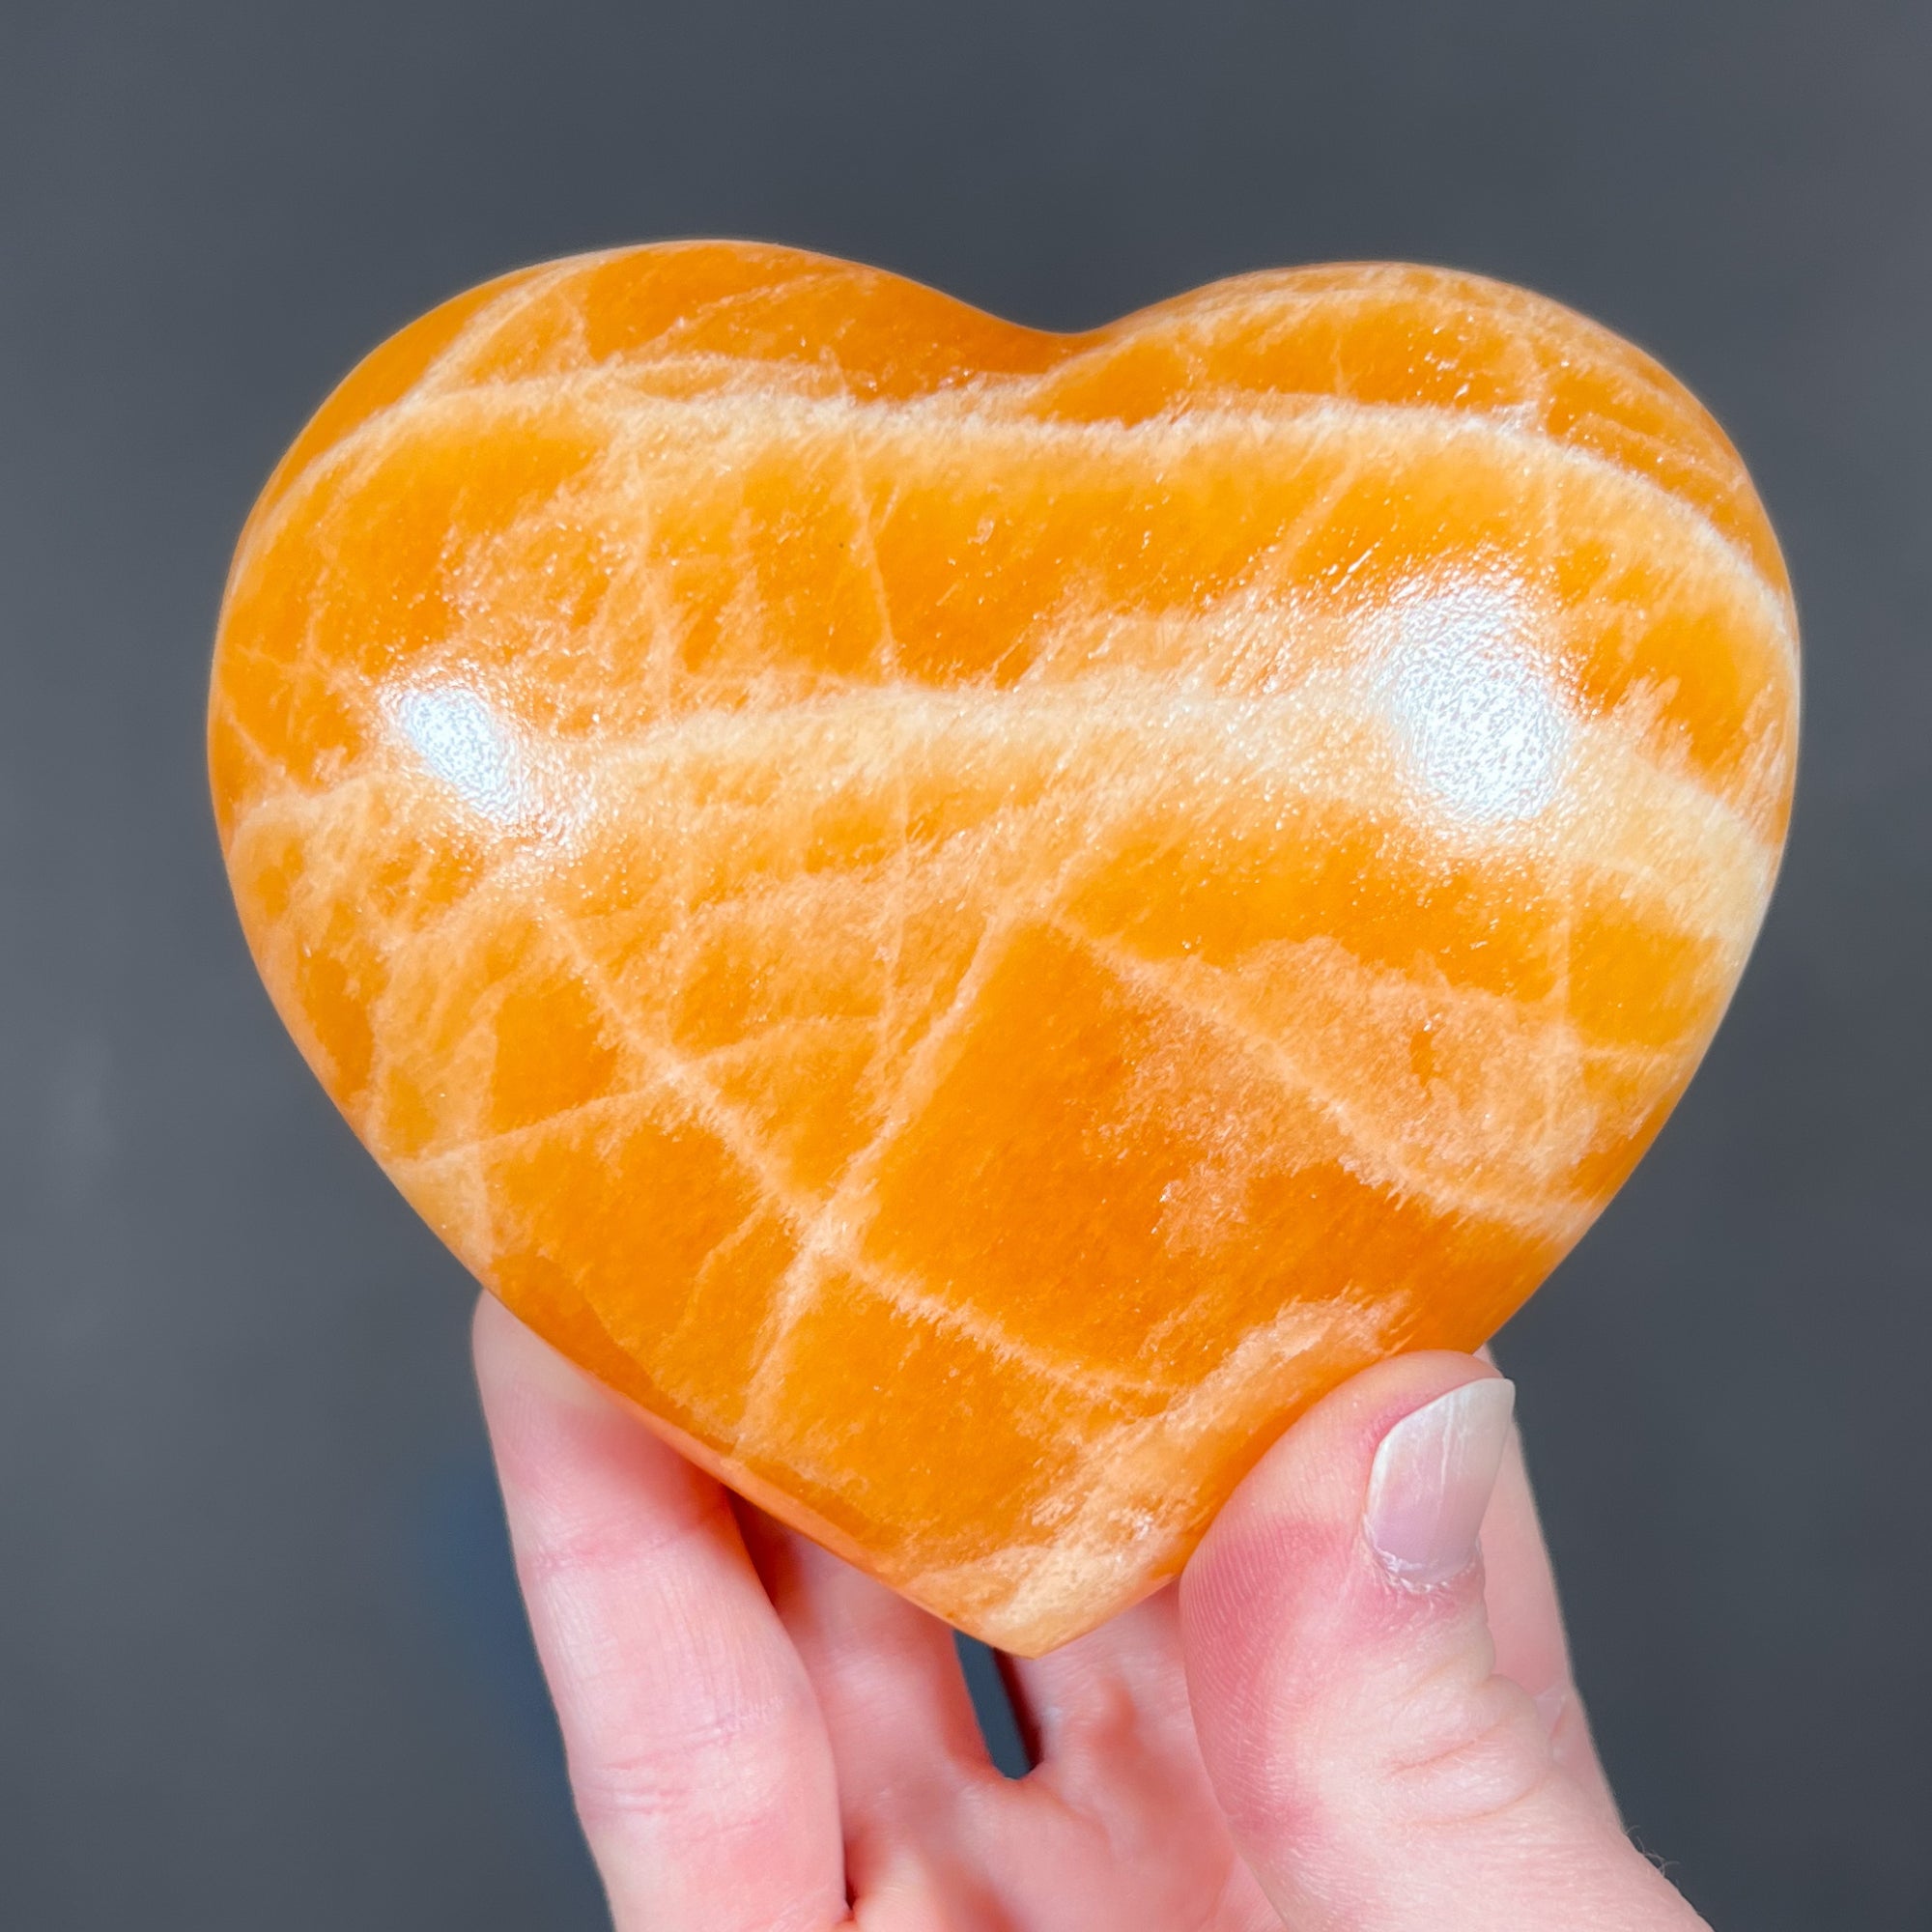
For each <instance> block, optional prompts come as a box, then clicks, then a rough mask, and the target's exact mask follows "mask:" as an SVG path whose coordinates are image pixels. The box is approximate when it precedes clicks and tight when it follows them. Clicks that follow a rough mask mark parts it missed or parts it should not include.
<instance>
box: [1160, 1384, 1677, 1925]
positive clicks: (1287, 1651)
mask: <svg viewBox="0 0 1932 1932" xmlns="http://www.w3.org/2000/svg"><path fill="white" fill-rule="evenodd" d="M1514 1395H1515V1390H1514V1388H1513V1386H1512V1384H1511V1383H1509V1382H1507V1381H1504V1380H1503V1379H1502V1378H1501V1377H1499V1376H1497V1375H1496V1374H1495V1372H1494V1371H1493V1370H1492V1369H1491V1368H1490V1367H1489V1365H1488V1364H1487V1363H1484V1362H1480V1361H1477V1360H1475V1359H1473V1358H1472V1357H1470V1356H1467V1355H1450V1354H1426V1355H1410V1356H1405V1357H1402V1358H1399V1359H1397V1360H1394V1361H1389V1362H1383V1363H1380V1364H1378V1366H1377V1367H1375V1368H1373V1369H1370V1370H1368V1371H1367V1372H1366V1373H1364V1374H1362V1375H1360V1376H1357V1377H1356V1378H1354V1379H1353V1380H1352V1381H1350V1382H1349V1383H1346V1384H1345V1385H1344V1386H1343V1387H1342V1388H1340V1389H1337V1390H1336V1391H1335V1392H1334V1393H1333V1394H1331V1395H1329V1396H1328V1397H1326V1398H1325V1399H1324V1400H1323V1401H1322V1402H1321V1403H1319V1404H1318V1405H1317V1406H1315V1407H1314V1408H1313V1409H1311V1410H1310V1411H1309V1412H1308V1414H1307V1415H1305V1416H1304V1417H1303V1418H1302V1419H1301V1420H1300V1421H1299V1422H1297V1423H1296V1424H1295V1425H1294V1427H1293V1429H1291V1430H1290V1431H1289V1432H1288V1434H1287V1435H1285V1436H1283V1438H1282V1439H1281V1441H1280V1442H1278V1443H1277V1444H1276V1445H1275V1447H1274V1448H1273V1449H1272V1450H1270V1451H1269V1453H1268V1454H1267V1456H1266V1457H1264V1459H1263V1461H1262V1463H1261V1464H1260V1465H1259V1466H1258V1467H1257V1468H1256V1469H1255V1470H1254V1472H1253V1473H1252V1474H1251V1475H1250V1476H1249V1477H1248V1479H1247V1481H1246V1482H1245V1483H1243V1484H1242V1486H1241V1488H1240V1489H1239V1490H1237V1491H1236V1493H1235V1495H1234V1497H1233V1498H1232V1499H1231V1500H1230V1502H1229V1503H1228V1505H1227V1507H1226V1508H1225V1509H1224V1510H1223V1511H1222V1512H1221V1515H1220V1516H1219V1518H1218V1519H1217V1520H1215V1523H1214V1526H1213V1528H1212V1529H1211V1530H1210V1531H1209V1532H1208V1537H1207V1539H1206V1540H1205V1541H1204V1542H1203V1544H1202V1545H1201V1548H1199V1550H1197V1551H1196V1553H1195V1556H1194V1559H1193V1561H1192V1562H1191V1563H1190V1564H1189V1565H1188V1568H1187V1572H1186V1574H1185V1576H1184V1577H1183V1578H1182V1581H1181V1589H1180V1610H1181V1629H1182V1639H1183V1643H1184V1646H1185V1653H1186V1660H1187V1684H1188V1692H1189V1695H1190V1697H1191V1699H1192V1701H1193V1707H1194V1718H1195V1724H1196V1728H1197V1730H1198V1731H1199V1734H1200V1739H1201V1748H1202V1753H1203V1756H1204V1758H1205V1759H1206V1762H1207V1766H1208V1775H1209V1776H1210V1777H1211V1778H1212V1780H1213V1784H1214V1790H1215V1794H1216V1796H1217V1797H1218V1798H1219V1800H1220V1802H1221V1804H1222V1806H1223V1808H1224V1809H1225V1810H1226V1812H1227V1814H1228V1820H1229V1824H1230V1827H1231V1829H1232V1830H1233V1833H1234V1835H1235V1840H1236V1844H1237V1845H1238V1846H1239V1847H1240V1849H1241V1852H1242V1855H1243V1856H1244V1857H1245V1858H1246V1860H1247V1861H1248V1863H1249V1864H1250V1865H1251V1866H1252V1867H1253V1868H1254V1871H1255V1874H1256V1876H1257V1877H1258V1878H1259V1879H1260V1880H1261V1883H1262V1886H1263V1888H1264V1890H1265V1891H1266V1892H1267V1894H1268V1896H1269V1898H1270V1899H1271V1900H1272V1902H1273V1904H1274V1906H1275V1909H1276V1910H1277V1911H1278V1912H1279V1913H1280V1914H1281V1916H1282V1917H1283V1918H1284V1919H1286V1920H1287V1922H1288V1923H1289V1924H1290V1925H1292V1926H1293V1927H1294V1928H1295V1932H1412V1928H1414V1927H1416V1926H1420V1925H1426V1926H1429V1927H1430V1928H1431V1932H1478V1928H1480V1932H1558V1928H1562V1932H1570V1928H1574V1927H1580V1926H1589V1927H1590V1928H1591V1932H1691V1928H1695V1927H1697V1926H1700V1925H1701V1924H1702V1922H1703V1921H1702V1920H1701V1919H1699V1918H1697V1917H1696V1915H1695V1914H1694V1913H1693V1912H1692V1911H1691V1910H1690V1907H1689V1906H1688V1905H1686V1904H1685V1903H1684V1901H1683V1899H1682V1898H1681V1897H1680V1896H1679V1894H1678V1893H1677V1892H1676V1890H1675V1889H1673V1888H1672V1887H1671V1886H1670V1885H1669V1884H1668V1883H1667V1881H1665V1880H1664V1878H1663V1877H1662V1875H1661V1874H1660V1873H1659V1872H1658V1871H1657V1870H1656V1869H1655V1867H1653V1866H1652V1865H1651V1864H1650V1862H1649V1861H1647V1860H1646V1859H1644V1858H1643V1857H1642V1856H1641V1854H1639V1853H1638V1852H1637V1851H1636V1850H1635V1849H1634V1847H1633V1846H1632V1845H1631V1843H1630V1841H1629V1840H1628V1839H1627V1838H1625V1837H1624V1835H1623V1834H1622V1833H1621V1832H1620V1831H1618V1829H1617V1827H1616V1824H1615V1821H1614V1819H1613V1817H1612V1816H1611V1815H1610V1813H1609V1811H1608V1809H1607V1807H1606V1806H1605V1804H1604V1801H1603V1794H1602V1790H1601V1787H1596V1786H1594V1785H1593V1783H1592V1781H1591V1780H1590V1779H1584V1778H1577V1777H1574V1776H1572V1774H1571V1772H1570V1771H1569V1770H1567V1769H1566V1766H1565V1762H1564V1758H1563V1755H1562V1754H1560V1753H1559V1751H1558V1750H1557V1749H1556V1748H1555V1747H1553V1746H1552V1742H1551V1736H1550V1731H1549V1729H1548V1722H1547V1718H1546V1710H1545V1709H1540V1708H1539V1704H1538V1700H1537V1699H1536V1698H1535V1697H1533V1696H1532V1695H1531V1694H1530V1691H1529V1690H1526V1689H1524V1688H1523V1687H1522V1686H1521V1685H1519V1684H1517V1683H1514V1682H1512V1681H1511V1680H1510V1679H1509V1678H1507V1677H1505V1676H1502V1675H1499V1674H1498V1672H1497V1669H1496V1652H1495V1646H1494V1644H1493V1643H1492V1638H1491V1632H1490V1623H1489V1617H1488V1614H1487V1612H1486V1608H1485V1605H1484V1597H1483V1588H1484V1577H1483V1564H1482V1556H1481V1552H1480V1550H1479V1548H1478V1546H1477V1532H1478V1530H1479V1529H1480V1528H1481V1526H1482V1522H1483V1517H1484V1513H1485V1511H1486V1510H1487V1509H1488V1507H1489V1503H1490V1497H1491V1493H1492V1490H1493V1489H1494V1487H1495V1482H1496V1476H1497V1472H1498V1470H1499V1469H1500V1467H1501V1465H1502V1460H1503V1455H1504V1451H1505V1449H1506V1448H1507V1447H1508V1444H1509V1437H1510V1414H1511V1408H1512V1405H1513V1400H1514ZM1525 1493H1526V1492H1525ZM1552 1604H1553V1599H1552ZM1559 1643H1560V1637H1559Z"/></svg>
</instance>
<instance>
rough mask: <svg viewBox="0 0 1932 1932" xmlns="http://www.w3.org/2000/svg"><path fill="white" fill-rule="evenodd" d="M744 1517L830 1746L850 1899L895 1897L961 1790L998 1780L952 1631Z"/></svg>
mask: <svg viewBox="0 0 1932 1932" xmlns="http://www.w3.org/2000/svg"><path fill="white" fill-rule="evenodd" d="M743 1517H744V1521H745V1527H746V1540H747V1542H748V1544H749V1546H750V1548H751V1551H752V1555H753V1560H754V1561H755V1562H756V1564H757V1567H758V1570H759V1572H760V1574H761V1575H762V1577H763V1578H764V1581H765V1585H766V1588H767V1589H768V1590H769V1592H770V1594H771V1601H772V1603H773V1605H775V1606H776V1608H777V1610H778V1613H779V1615H780V1616H781V1618H782V1619H783V1622H784V1627H785V1630H786V1632H787V1633H788V1634H789V1635H790V1637H791V1640H792V1642H793V1644H794V1645H795V1646H796V1648H797V1653H798V1656H799V1658H800V1659H801V1660H802V1661H803V1662H804V1665H805V1668H806V1671H807V1673H808V1674H809V1676H810V1680H811V1685H812V1690H813V1691H814V1693H815V1695H816V1698H817V1703H818V1709H819V1711H820V1712H821V1714H822V1716H823V1719H824V1723H825V1729H826V1735H827V1737H828V1738H829V1739H830V1742H831V1750H832V1758H833V1762H834V1765H835V1766H836V1769H837V1776H838V1794H839V1803H840V1806H841V1808H842V1810H843V1812H844V1820H845V1861H846V1875H847V1879H848V1882H849V1884H850V1887H851V1889H852V1891H853V1893H854V1895H855V1896H862V1897H863V1896H868V1895H876V1894H877V1893H879V1892H880V1891H881V1890H884V1889H895V1888H896V1889H904V1888H905V1886H906V1884H907V1883H908V1882H909V1878H910V1874H909V1872H908V1870H907V1869H906V1868H907V1867H908V1865H909V1864H911V1863H914V1862H917V1861H920V1860H922V1859H923V1858H924V1857H925V1856H927V1855H928V1854H930V1853H931V1852H932V1851H933V1849H934V1848H935V1847H937V1846H938V1845H939V1844H940V1843H941V1841H942V1840H944V1839H946V1838H947V1837H948V1836H949V1835H950V1833H948V1832H947V1831H945V1830H942V1829H940V1826H941V1822H942V1821H943V1820H944V1819H946V1817H947V1816H948V1814H949V1813H950V1812H951V1811H952V1808H953V1806H954V1804H956V1801H957V1799H958V1797H959V1795H960V1793H961V1792H963V1791H964V1790H966V1789H967V1788H968V1787H969V1786H971V1785H973V1784H975V1783H978V1782H981V1781H984V1780H988V1779H993V1780H997V1778H998V1774H997V1773H996V1772H995V1771H994V1770H993V1768H992V1765H991V1762H990V1761H989V1759H988V1758H987V1755H986V1749H985V1746H984V1744H983V1743H982V1742H981V1740H980V1729H979V1725H978V1722H977V1721H976V1719H974V1716H973V1704H972V1699H971V1698H970V1697H969V1696H968V1695H967V1692H966V1683H965V1679H964V1678H963V1677H962V1676H961V1675H960V1671H959V1662H958V1657H957V1654H956V1653H955V1652H954V1650H953V1647H952V1632H951V1631H950V1630H949V1629H948V1628H947V1627H946V1625H944V1624H943V1623H941V1622H940V1621H939V1620H938V1618H936V1617H932V1616H928V1615H927V1614H926V1613H925V1611H923V1610H922V1609H919V1608H917V1607H915V1606H914V1605H911V1604H909V1603H907V1602H906V1601H905V1600H904V1599H903V1598H902V1597H898V1596H895V1594H894V1593H893V1592H892V1591H891V1590H889V1589H887V1588H886V1587H885V1585H884V1584H882V1583H879V1582H876V1581H874V1580H873V1579H872V1578H871V1577H867V1576H865V1575H863V1574H862V1573H861V1572H859V1571H857V1570H855V1569H853V1568H852V1566H851V1565H850V1564H849V1563H844V1562H841V1561H840V1560H839V1559H838V1557H837V1556H834V1555H832V1554H831V1553H830V1552H829V1551H827V1550H824V1549H821V1548H819V1547H818V1546H817V1545H816V1544H815V1543H812V1542H811V1541H810V1539H809V1538H806V1537H803V1536H800V1535H798V1534H796V1533H795V1532H794V1531H791V1530H788V1529H785V1528H783V1527H781V1525H780V1524H778V1523H776V1522H774V1521H772V1520H771V1519H770V1518H768V1517H763V1516H761V1515H759V1514H758V1513H757V1512H755V1511H753V1510H750V1509H746V1510H745V1511H744V1512H743Z"/></svg>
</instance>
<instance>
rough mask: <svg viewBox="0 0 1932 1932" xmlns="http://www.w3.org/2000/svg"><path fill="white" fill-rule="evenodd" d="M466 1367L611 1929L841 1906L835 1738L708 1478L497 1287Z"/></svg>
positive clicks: (713, 1924)
mask: <svg viewBox="0 0 1932 1932" xmlns="http://www.w3.org/2000/svg"><path fill="white" fill-rule="evenodd" d="M474 1340H475V1352H476V1378H477V1383H478V1386H479V1388H480V1390H481V1392H482V1397H483V1410H484V1415H485V1417H486V1419H487V1421H488V1423H489V1426H490V1435H491V1440H492V1443H493V1444H494V1446H495V1449H496V1454H497V1474H498V1477H499V1479H500V1481H501V1484H502V1489H503V1503H504V1509H505V1511H506V1513H507V1515H508V1518H509V1523H510V1535H511V1541H512V1543H513V1544H514V1546H515V1548H516V1556H517V1570H518V1574H519V1576H520V1577H521V1578H522V1580H523V1585H524V1594H525V1597H526V1602H527V1603H528V1605H529V1612H530V1625H531V1629H532V1631H533V1632H534V1634H535V1636H536V1643H537V1650H538V1653H539V1655H540V1656H541V1657H542V1659H543V1664H544V1672H545V1675H546V1676H547V1677H548V1678H549V1680H550V1688H551V1694H552V1695H553V1696H554V1699H555V1700H556V1708H557V1717H558V1719H559V1721H560V1723H561V1725H562V1729H563V1736H564V1744H565V1747H566V1749H567V1751H568V1754H569V1759H570V1776H571V1784H572V1787H573V1789H574V1791H575V1793H576V1796H577V1804H578V1810H579V1813H580V1815H581V1817H582V1822H583V1829H584V1834H585V1836H586V1837H587V1838H588V1839H589V1841H590V1848H591V1852H592V1854H593V1855H594V1857H595V1858H596V1861H597V1865H598V1869H599V1870H600V1871H601V1873H602V1874H603V1877H604V1883H605V1886H606V1888H607V1889H608V1891H609V1893H610V1898H611V1916H612V1918H613V1920H614V1921H615V1924H616V1926H617V1927H618V1928H619V1932H641V1928H644V1927H649V1928H650V1932H727V1928H729V1932H736V1928H743V1932H753V1928H755V1932H771V1928H774V1927H782V1928H785V1932H820V1928H823V1927H827V1926H832V1925H836V1924H838V1923H840V1922H842V1921H843V1919H844V1918H845V1889H844V1879H843V1870H842V1864H841V1861H840V1856H839V1842H838V1794H837V1788H836V1786H835V1783H834V1779H833V1770H832V1758H831V1752H830V1749H829V1747H828V1746H827V1743H826V1738H825V1732H824V1728H823V1726H822V1725H821V1723H820V1721H819V1718H818V1713H817V1709H816V1707H815V1705H814V1703H813V1700H812V1695H811V1690H810V1684H809V1683H808V1682H807V1679H806V1675H805V1671H804V1669H803V1667H802V1666H801V1664H800V1663H799V1661H798V1658H797V1656H796V1654H795V1653H794V1652H793V1650H792V1647H791V1645H790V1643H789V1641H788V1640H787V1639H786V1637H785V1634H784V1631H783V1628H782V1626H781V1624H780V1622H779V1619H778V1616H777V1613H776V1612H775V1611H774V1610H773V1608H772V1606H771V1604H770V1602H769V1600H768V1599H767V1598H766V1596H765V1593H764V1590H763V1588H762V1587H761V1586H760V1584H759V1582H758V1578H757V1576H756V1573H755V1572H754V1571H753V1568H752V1565H751V1562H750V1560H749V1558H748V1557H747V1556H746V1554H745V1548H744V1545H743V1543H742V1541H741V1540H740V1538H739V1535H738V1530H737V1525H736V1522H735V1520H733V1518H732V1515H731V1512H730V1510H729V1508H728V1506H727V1504H726V1502H725V1493H724V1492H723V1491H722V1490H721V1489H720V1488H719V1487H718V1486H717V1484H715V1483H713V1482H711V1481H709V1480H708V1479H707V1478H706V1477H704V1476H702V1475H700V1474H699V1473H698V1472H697V1471H696V1469H694V1468H692V1467H691V1465H690V1464H689V1463H686V1462H684V1461H683V1459H682V1458H680V1457H679V1456H677V1455H676V1454H674V1453H673V1452H672V1451H671V1450H670V1449H668V1447H666V1446H665V1444H663V1443H662V1442H660V1441H659V1440H658V1439H657V1438H656V1437H655V1436H654V1435H651V1433H650V1432H649V1430H648V1429H646V1428H645V1426H644V1425H643V1423H642V1422H641V1421H640V1420H639V1418H638V1417H637V1416H636V1415H635V1414H634V1413H633V1412H631V1411H630V1410H629V1409H627V1408H626V1407H625V1406H623V1405H622V1404H621V1403H619V1402H617V1401H616V1400H615V1399H613V1398H611V1397H610V1396H608V1395H606V1394H605V1393H604V1392H603V1391H602V1390H601V1389H599V1388H598V1387H597V1386H596V1384H594V1383H593V1382H591V1381H590V1380H589V1378H587V1377H585V1376H583V1375H582V1374H580V1373H579V1372H578V1371H577V1370H576V1369H574V1368H572V1367H571V1366H570V1365H569V1364H568V1363H567V1362H565V1361H564V1359H563V1358H562V1357H561V1356H560V1355H558V1354H556V1353H555V1352H554V1350H552V1349H550V1348H549V1347H548V1346H547V1345H546V1344H545V1343H543V1342H541V1341H539V1340H538V1339H537V1338H536V1336H534V1335H532V1334H531V1333H530V1331H529V1330H528V1329H526V1327H524V1326H523V1324H522V1323H521V1322H519V1321H517V1320H516V1318H515V1317H514V1316H512V1315H510V1314H509V1313H508V1312H507V1311H505V1310H504V1309H502V1308H501V1307H499V1306H498V1305H497V1303H496V1302H495V1301H493V1300H491V1299H490V1298H489V1297H488V1296H485V1297H484V1299H483V1301H482V1303H481V1304H480V1306H479V1307H478V1309H477V1312H476V1322H475V1334H474Z"/></svg>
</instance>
